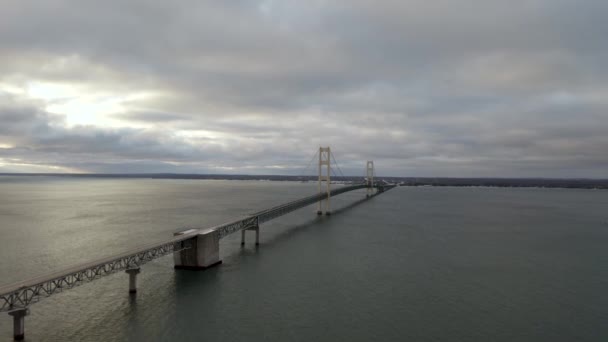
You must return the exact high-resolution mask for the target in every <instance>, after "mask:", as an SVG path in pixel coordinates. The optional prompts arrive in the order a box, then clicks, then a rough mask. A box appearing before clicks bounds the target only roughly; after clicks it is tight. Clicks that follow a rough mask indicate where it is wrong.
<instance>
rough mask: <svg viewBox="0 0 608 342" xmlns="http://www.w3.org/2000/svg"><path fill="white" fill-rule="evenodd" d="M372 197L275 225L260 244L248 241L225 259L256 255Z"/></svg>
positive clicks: (261, 232)
mask: <svg viewBox="0 0 608 342" xmlns="http://www.w3.org/2000/svg"><path fill="white" fill-rule="evenodd" d="M372 198H374V196H371V197H363V198H362V199H359V200H356V201H354V202H351V203H349V204H347V205H345V206H343V207H340V208H338V209H336V210H333V211H332V212H331V215H330V216H325V215H318V216H317V215H315V216H314V218H313V219H309V220H307V221H305V222H302V223H298V224H294V225H290V224H285V223H281V224H279V225H278V226H275V227H273V228H274V230H275V234H273V235H272V236H270V237H267V238H263V239H262V241H261V243H260V246H254V247H253V248H252V246H251V245H250V243H247V244H246V245H245V246H241V247H240V249H239V250H238V251H236V252H235V253H230V255H226V257H225V258H224V261H226V262H229V261H230V260H233V259H236V258H239V257H242V256H248V255H255V254H257V253H258V250H259V249H260V248H263V247H264V246H272V245H276V244H278V243H280V242H281V241H285V240H287V239H290V238H292V237H293V236H295V235H297V234H302V233H305V232H306V231H308V230H310V229H313V228H316V227H318V226H319V224H320V223H322V222H325V221H327V220H331V218H332V217H333V216H336V215H341V214H343V213H346V212H348V211H349V210H352V209H353V208H355V207H357V206H359V205H360V204H363V203H364V202H367V201H369V200H371V199H372ZM277 231H278V232H277ZM260 234H264V228H263V227H261V228H260ZM262 236H263V235H262ZM249 239H250V238H249ZM248 241H249V240H248Z"/></svg>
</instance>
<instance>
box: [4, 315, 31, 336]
mask: <svg viewBox="0 0 608 342" xmlns="http://www.w3.org/2000/svg"><path fill="white" fill-rule="evenodd" d="M8 314H9V315H11V316H13V338H14V339H15V341H23V339H24V338H25V316H27V315H29V314H30V310H28V309H17V310H13V311H9V313H8Z"/></svg>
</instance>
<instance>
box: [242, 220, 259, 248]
mask: <svg viewBox="0 0 608 342" xmlns="http://www.w3.org/2000/svg"><path fill="white" fill-rule="evenodd" d="M248 230H253V231H255V245H256V246H259V245H260V226H259V225H256V226H253V227H249V228H245V229H243V230H241V246H245V232H246V231H248Z"/></svg>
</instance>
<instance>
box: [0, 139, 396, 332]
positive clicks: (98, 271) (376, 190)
mask: <svg viewBox="0 0 608 342" xmlns="http://www.w3.org/2000/svg"><path fill="white" fill-rule="evenodd" d="M330 153H331V151H330V149H329V148H320V149H319V193H317V194H315V195H312V196H308V197H304V198H301V199H298V200H295V201H291V202H288V203H284V204H281V205H278V206H275V207H272V208H269V209H266V210H262V211H259V212H256V213H254V214H251V215H249V216H246V217H242V218H239V219H236V220H233V221H230V222H227V223H224V224H220V225H217V226H214V227H209V228H203V229H187V230H183V231H181V232H178V233H175V234H174V236H173V237H171V238H168V239H166V240H163V241H159V242H156V243H152V244H147V245H143V246H139V247H136V248H133V249H131V250H129V251H125V252H124V253H122V254H119V255H113V256H109V257H107V258H103V259H99V260H95V261H91V262H86V263H82V264H78V265H74V266H71V267H67V268H65V269H63V270H60V271H57V272H53V273H50V274H46V275H42V276H38V277H35V278H31V279H27V280H24V281H19V282H17V283H14V284H10V285H6V286H2V287H0V312H2V311H4V312H8V313H9V315H11V316H13V323H14V324H13V325H14V329H13V330H14V331H13V335H14V338H15V340H22V339H23V338H24V331H25V329H24V323H25V316H27V315H28V314H29V306H30V305H31V304H33V303H36V302H37V301H39V300H40V299H42V298H45V297H49V296H51V295H53V294H56V293H59V292H62V291H64V290H68V289H71V288H73V287H76V286H79V285H82V284H85V283H87V282H91V281H93V280H96V279H99V278H101V277H104V276H107V275H110V274H113V273H116V272H119V271H125V272H126V273H127V274H129V292H130V293H136V292H137V274H138V273H140V271H141V269H140V266H142V265H143V264H145V263H147V262H149V261H151V260H154V259H157V258H160V257H163V256H166V255H169V254H172V255H173V258H174V265H175V268H176V269H188V270H204V269H207V268H209V267H213V266H216V265H219V264H220V263H221V262H222V261H221V259H220V253H219V251H220V247H219V241H220V240H221V239H222V238H224V237H226V236H228V235H230V234H233V233H237V232H241V245H244V244H245V232H246V231H247V230H251V231H254V232H255V236H256V238H255V243H256V245H257V244H259V236H260V224H262V223H264V222H268V221H270V220H272V219H275V218H277V217H280V216H283V215H285V214H288V213H290V212H292V211H295V210H298V209H300V208H304V207H306V206H309V205H311V204H314V203H318V210H317V214H318V215H322V214H325V215H330V214H331V211H330V199H331V197H332V196H337V195H340V194H343V193H346V192H349V191H354V190H359V189H367V194H366V196H367V197H368V198H371V197H374V196H377V195H379V194H381V193H383V192H385V191H387V190H390V189H392V188H393V187H395V185H394V184H387V183H385V182H382V181H375V180H374V170H373V167H374V166H373V162H368V163H367V177H366V179H365V181H364V182H361V183H356V184H347V185H343V186H340V187H337V188H334V189H331V186H330V184H331V170H330V167H331V166H330V164H331V162H330V158H331V156H330ZM324 170H325V171H327V172H326V173H325V174H323V171H324ZM324 185H325V186H324ZM323 204H325V206H323Z"/></svg>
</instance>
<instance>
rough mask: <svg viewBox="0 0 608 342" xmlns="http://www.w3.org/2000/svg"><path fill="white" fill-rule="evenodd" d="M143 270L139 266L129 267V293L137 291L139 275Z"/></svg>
mask: <svg viewBox="0 0 608 342" xmlns="http://www.w3.org/2000/svg"><path fill="white" fill-rule="evenodd" d="M139 272H141V270H140V269H139V267H134V268H129V269H127V270H126V271H125V273H127V274H128V275H129V293H137V275H138V274H139Z"/></svg>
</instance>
